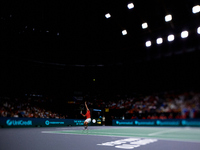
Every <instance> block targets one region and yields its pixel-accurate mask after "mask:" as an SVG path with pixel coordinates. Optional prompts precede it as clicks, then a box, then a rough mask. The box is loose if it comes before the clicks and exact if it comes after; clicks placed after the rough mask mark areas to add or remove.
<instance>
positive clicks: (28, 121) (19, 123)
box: [0, 117, 84, 128]
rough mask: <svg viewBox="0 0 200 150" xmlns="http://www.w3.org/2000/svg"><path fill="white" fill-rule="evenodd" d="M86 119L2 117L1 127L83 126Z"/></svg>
mask: <svg viewBox="0 0 200 150" xmlns="http://www.w3.org/2000/svg"><path fill="white" fill-rule="evenodd" d="M83 125H84V119H48V118H9V117H1V118H0V127H3V128H7V127H56V126H57V127H58V126H59V127H60V126H83Z"/></svg>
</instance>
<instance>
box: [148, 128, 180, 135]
mask: <svg viewBox="0 0 200 150" xmlns="http://www.w3.org/2000/svg"><path fill="white" fill-rule="evenodd" d="M177 131H180V129H170V130H165V131H159V132H154V133H150V134H148V136H154V135H159V134H163V133H170V132H177Z"/></svg>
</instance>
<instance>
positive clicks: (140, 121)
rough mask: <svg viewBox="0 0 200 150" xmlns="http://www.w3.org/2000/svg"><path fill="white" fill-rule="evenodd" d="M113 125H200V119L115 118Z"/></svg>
mask: <svg viewBox="0 0 200 150" xmlns="http://www.w3.org/2000/svg"><path fill="white" fill-rule="evenodd" d="M112 125H113V126H200V119H163V120H161V119H126V120H113V121H112Z"/></svg>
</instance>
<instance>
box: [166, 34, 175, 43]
mask: <svg viewBox="0 0 200 150" xmlns="http://www.w3.org/2000/svg"><path fill="white" fill-rule="evenodd" d="M167 40H168V41H169V42H171V41H173V40H174V35H173V34H170V35H169V36H168V37H167Z"/></svg>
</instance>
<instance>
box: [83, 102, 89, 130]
mask: <svg viewBox="0 0 200 150" xmlns="http://www.w3.org/2000/svg"><path fill="white" fill-rule="evenodd" d="M85 107H86V109H87V112H86V114H85V115H84V114H82V112H81V115H82V116H83V117H86V120H85V121H84V129H85V130H86V129H87V127H88V123H90V122H91V115H90V110H89V109H88V107H87V104H86V102H85Z"/></svg>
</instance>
